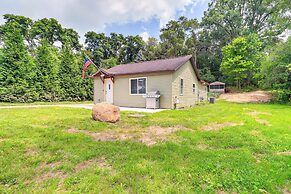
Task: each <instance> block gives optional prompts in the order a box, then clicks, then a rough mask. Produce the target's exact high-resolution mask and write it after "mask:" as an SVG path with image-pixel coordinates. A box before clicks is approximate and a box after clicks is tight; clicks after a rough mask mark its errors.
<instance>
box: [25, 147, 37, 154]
mask: <svg viewBox="0 0 291 194" xmlns="http://www.w3.org/2000/svg"><path fill="white" fill-rule="evenodd" d="M24 154H25V156H35V155H37V151H36V149H34V148H27V149H26V150H25V153H24Z"/></svg>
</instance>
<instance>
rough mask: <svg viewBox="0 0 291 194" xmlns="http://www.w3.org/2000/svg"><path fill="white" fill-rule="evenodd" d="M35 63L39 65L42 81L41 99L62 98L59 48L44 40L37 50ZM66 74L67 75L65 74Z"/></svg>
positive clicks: (38, 72) (39, 78)
mask: <svg viewBox="0 0 291 194" xmlns="http://www.w3.org/2000/svg"><path fill="white" fill-rule="evenodd" d="M35 63H36V65H37V68H38V71H37V74H38V76H37V77H38V80H39V83H40V86H41V88H40V100H41V101H59V100H60V93H61V91H60V86H59V82H60V79H61V78H60V77H59V67H60V60H59V58H58V50H57V49H56V48H55V47H54V46H52V45H50V44H49V43H48V42H47V41H45V40H42V41H41V43H40V46H39V47H38V48H37V50H36V57H35ZM63 76H66V75H63Z"/></svg>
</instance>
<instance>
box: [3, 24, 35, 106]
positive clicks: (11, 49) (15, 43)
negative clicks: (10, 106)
mask: <svg viewBox="0 0 291 194" xmlns="http://www.w3.org/2000/svg"><path fill="white" fill-rule="evenodd" d="M1 35H2V41H3V44H4V45H3V49H2V51H1V53H2V54H1V56H2V57H0V64H1V68H0V71H1V74H0V82H1V85H0V101H4V102H31V101H34V100H37V99H38V95H37V92H36V87H35V82H36V67H35V64H34V63H33V60H32V57H31V56H30V55H29V52H28V49H27V46H26V45H25V43H24V37H23V36H22V34H21V29H19V28H18V25H17V24H16V23H14V22H11V23H7V24H4V25H3V26H2V27H1Z"/></svg>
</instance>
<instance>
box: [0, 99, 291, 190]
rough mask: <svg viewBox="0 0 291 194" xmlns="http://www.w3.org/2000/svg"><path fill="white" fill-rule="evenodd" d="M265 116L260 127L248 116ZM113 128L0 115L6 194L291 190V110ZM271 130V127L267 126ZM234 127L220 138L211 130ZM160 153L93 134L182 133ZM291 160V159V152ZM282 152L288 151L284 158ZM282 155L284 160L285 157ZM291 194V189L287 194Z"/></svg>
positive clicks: (0, 174)
mask: <svg viewBox="0 0 291 194" xmlns="http://www.w3.org/2000/svg"><path fill="white" fill-rule="evenodd" d="M254 111H257V112H260V113H263V114H258V115H257V121H256V120H255V118H254V117H253V116H252V115H249V114H248V113H249V112H254ZM128 114H129V112H122V121H120V122H119V123H117V124H105V123H100V122H95V121H92V120H91V111H90V110H86V109H76V108H61V107H50V108H47V107H45V108H30V109H25V108H23V109H0V193H31V192H34V193H51V192H61V193H62V192H73V193H88V192H90V193H98V192H103V193H113V192H114V193H128V192H129V193H145V192H146V193H217V192H220V191H221V192H239V193H267V192H268V193H282V192H283V190H285V191H287V190H288V189H290V184H291V156H290V151H291V107H290V106H286V105H285V106H284V105H256V104H234V103H226V102H218V103H217V104H214V105H201V106H196V107H193V108H191V109H186V110H169V111H163V112H159V113H155V114H146V116H145V117H143V118H128V117H127V115H128ZM258 119H260V120H264V121H268V122H269V123H268V124H270V125H271V126H268V125H267V124H261V123H259V122H258ZM224 122H234V123H240V122H242V123H243V125H240V126H228V127H225V128H222V129H220V130H216V131H204V130H201V128H203V127H205V126H206V125H208V124H210V123H224ZM177 125H182V126H183V127H185V128H187V129H191V130H185V131H177V132H175V133H174V134H171V135H170V137H169V139H168V140H167V141H164V142H159V143H157V144H155V145H153V146H146V145H145V144H143V143H141V142H139V141H137V140H136V141H135V140H126V141H95V140H94V139H93V138H92V137H90V136H88V135H87V134H84V133H68V131H67V130H68V129H70V128H75V129H78V130H86V132H91V133H93V132H100V131H103V132H105V131H119V132H120V131H122V130H132V131H134V132H137V131H139V130H143V131H144V130H146V129H147V128H148V127H149V126H161V127H169V126H177ZM288 151H289V152H288ZM278 152H281V154H280V153H279V154H278ZM282 152H283V153H282ZM289 191H290V190H289Z"/></svg>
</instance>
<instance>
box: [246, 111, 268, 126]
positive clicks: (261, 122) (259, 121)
mask: <svg viewBox="0 0 291 194" xmlns="http://www.w3.org/2000/svg"><path fill="white" fill-rule="evenodd" d="M247 114H248V115H250V116H251V117H253V118H254V119H255V120H256V122H258V123H260V124H263V125H266V126H272V125H271V123H270V122H269V121H267V120H263V119H260V118H259V116H258V115H271V113H268V112H257V111H253V112H248V113H247Z"/></svg>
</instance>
